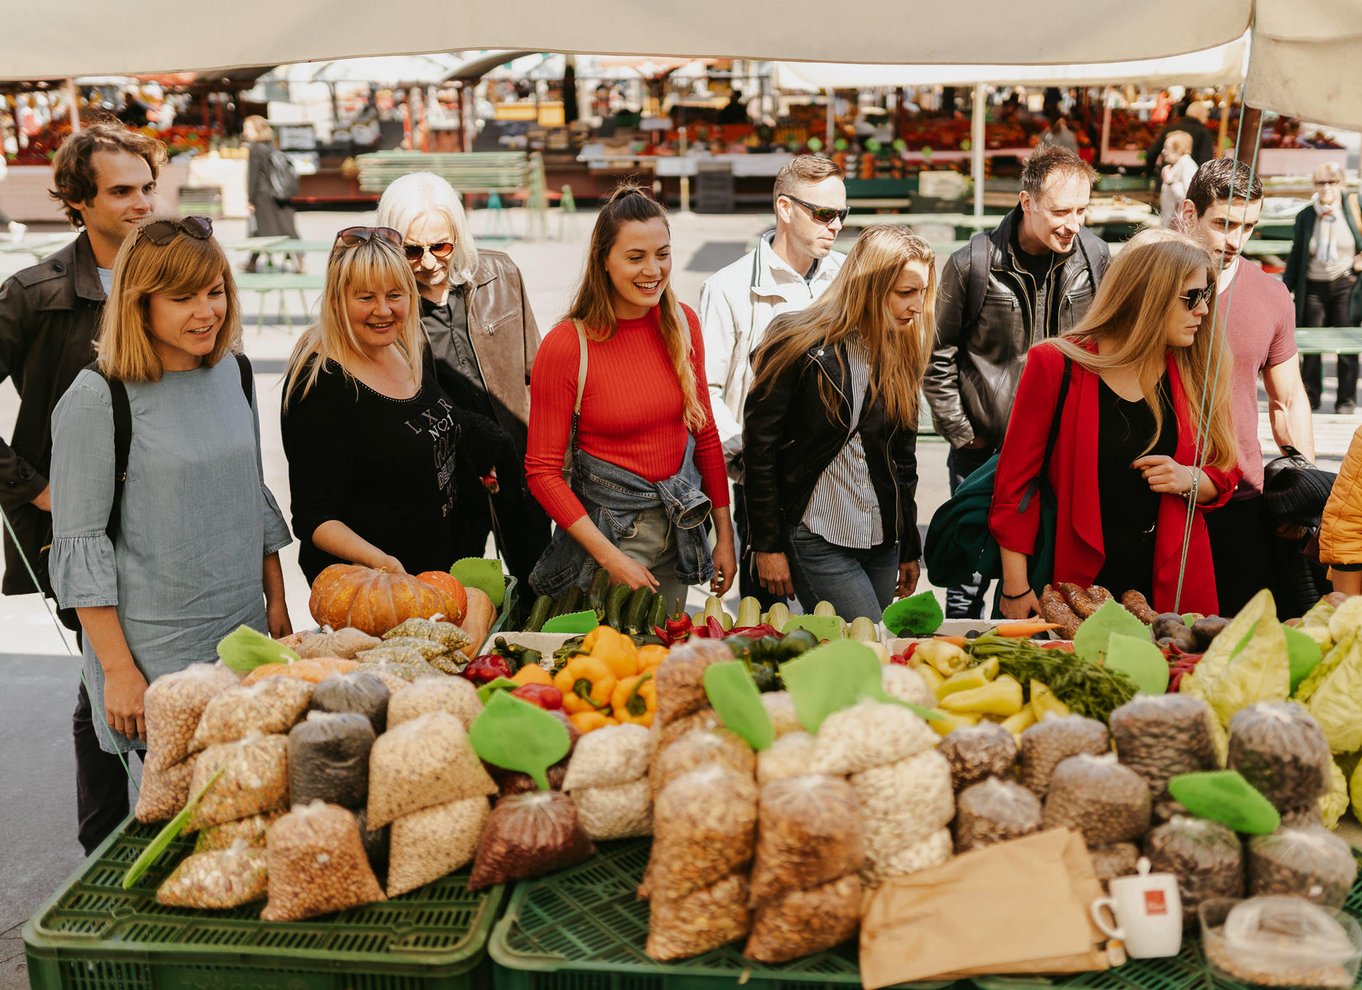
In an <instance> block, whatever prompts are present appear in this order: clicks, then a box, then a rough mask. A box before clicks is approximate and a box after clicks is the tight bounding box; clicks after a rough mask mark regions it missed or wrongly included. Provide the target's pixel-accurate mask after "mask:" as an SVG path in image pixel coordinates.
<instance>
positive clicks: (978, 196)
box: [969, 83, 988, 217]
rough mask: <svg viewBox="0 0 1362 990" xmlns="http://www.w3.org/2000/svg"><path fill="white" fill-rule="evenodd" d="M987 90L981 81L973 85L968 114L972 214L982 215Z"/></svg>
mask: <svg viewBox="0 0 1362 990" xmlns="http://www.w3.org/2000/svg"><path fill="white" fill-rule="evenodd" d="M987 96H988V91H987V90H986V89H985V88H984V84H983V83H979V84H978V85H977V86H975V87H974V110H973V112H972V113H971V114H970V146H969V154H970V166H969V170H970V177H971V178H972V179H973V180H974V215H975V216H976V217H981V216H983V215H984V114H985V104H986V102H987Z"/></svg>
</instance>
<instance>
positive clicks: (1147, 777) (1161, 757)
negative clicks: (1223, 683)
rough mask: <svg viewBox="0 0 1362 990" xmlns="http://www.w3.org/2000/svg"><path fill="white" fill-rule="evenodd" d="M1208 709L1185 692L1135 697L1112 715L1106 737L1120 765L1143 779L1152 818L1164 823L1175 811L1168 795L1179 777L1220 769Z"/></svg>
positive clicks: (1174, 804)
mask: <svg viewBox="0 0 1362 990" xmlns="http://www.w3.org/2000/svg"><path fill="white" fill-rule="evenodd" d="M1214 718H1215V715H1214V713H1213V712H1212V711H1211V708H1210V706H1209V705H1207V704H1206V702H1204V701H1202V700H1201V699H1200V698H1195V697H1193V696H1192V695H1190V694H1160V695H1146V694H1139V695H1136V696H1135V697H1134V698H1133V699H1131V700H1130V701H1128V702H1126V703H1125V704H1124V705H1122V706H1121V707H1120V708H1117V709H1116V710H1115V711H1113V712H1112V713H1111V718H1110V720H1109V721H1110V724H1111V736H1112V741H1113V742H1114V743H1115V744H1116V754H1117V756H1118V757H1119V758H1120V760H1121V762H1122V763H1124V764H1125V765H1126V766H1128V767H1130V769H1132V770H1134V771H1135V772H1136V773H1138V774H1139V775H1140V776H1141V777H1143V778H1144V781H1145V783H1146V784H1148V785H1149V793H1150V797H1151V800H1152V801H1153V813H1154V818H1155V819H1156V820H1158V821H1166V820H1167V819H1169V818H1170V817H1172V816H1173V815H1174V814H1177V813H1178V811H1179V810H1180V807H1181V806H1180V805H1179V804H1178V803H1177V801H1175V800H1174V799H1173V798H1172V797H1171V796H1170V795H1169V793H1168V781H1170V780H1172V779H1173V778H1174V777H1176V776H1178V775H1179V774H1184V773H1195V772H1197V771H1201V770H1214V769H1216V767H1218V766H1219V763H1220V761H1219V756H1218V755H1217V753H1216V747H1215V739H1214V737H1213V736H1212V734H1211V721H1212V720H1213V719H1214Z"/></svg>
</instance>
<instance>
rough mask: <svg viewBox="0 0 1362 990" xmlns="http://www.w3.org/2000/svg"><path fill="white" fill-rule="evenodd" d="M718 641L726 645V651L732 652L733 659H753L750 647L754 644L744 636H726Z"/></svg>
mask: <svg viewBox="0 0 1362 990" xmlns="http://www.w3.org/2000/svg"><path fill="white" fill-rule="evenodd" d="M720 642H722V643H723V644H724V646H727V647H728V652H729V653H732V654H733V659H734V660H746V661H749V662H750V661H751V660H752V659H753V657H752V647H753V646H754V645H756V644H754V643H753V642H752V640H750V639H748V638H747V637H746V636H726V637H724V638H723V639H722V640H720Z"/></svg>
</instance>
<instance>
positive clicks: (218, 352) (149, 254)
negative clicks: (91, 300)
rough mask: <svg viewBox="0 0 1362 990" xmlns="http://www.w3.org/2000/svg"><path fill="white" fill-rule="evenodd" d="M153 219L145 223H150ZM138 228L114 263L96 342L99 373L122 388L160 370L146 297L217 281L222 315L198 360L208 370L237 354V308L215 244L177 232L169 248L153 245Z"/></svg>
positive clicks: (224, 261) (232, 286) (195, 289)
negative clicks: (223, 305)
mask: <svg viewBox="0 0 1362 990" xmlns="http://www.w3.org/2000/svg"><path fill="white" fill-rule="evenodd" d="M158 219H160V220H164V219H171V220H172V222H174V221H173V218H166V217H160V218H153V219H152V220H149V221H148V223H155V222H156V221H157V220H158ZM145 226H146V224H143V225H142V226H141V227H138V229H137V230H135V231H133V232H132V234H131V235H130V236H129V237H128V238H127V239H126V240H124V241H123V246H122V247H121V248H119V250H118V256H117V257H116V258H115V259H114V266H113V286H112V288H111V289H110V291H109V298H108V301H107V302H106V303H105V304H104V314H103V316H102V317H101V319H100V322H99V336H98V338H97V340H96V342H95V350H96V352H97V354H98V363H99V370H100V371H101V372H102V373H103V374H104V375H105V376H106V377H109V378H117V379H118V380H120V381H124V382H157V381H160V380H161V375H162V374H163V373H164V371H165V368H164V366H163V365H162V363H161V358H160V355H158V354H157V353H156V348H155V346H154V345H153V344H152V339H151V298H150V297H151V296H153V295H182V294H190V293H196V292H199V291H201V290H202V289H205V288H207V287H209V286H211V285H213V284H214V283H215V282H216V281H217V280H218V279H219V278H221V279H222V284H223V289H224V291H225V293H226V298H227V313H226V315H225V316H224V318H223V321H222V327H221V329H219V330H218V336H217V340H215V341H214V342H213V349H212V350H211V351H209V352H208V354H207V355H206V356H205V357H204V359H203V364H204V366H205V367H210V368H211V367H212V366H213V365H215V364H217V363H218V362H219V361H220V360H222V356H223V355H224V354H226V353H227V352H228V351H234V350H239V349H240V344H241V306H240V304H239V302H238V300H237V294H236V281H235V280H234V279H233V278H232V266H231V264H229V263H228V261H227V255H226V254H224V253H223V251H222V247H221V246H220V245H219V244H218V242H217V240H216V239H214V238H212V237H208V238H205V239H203V240H200V239H199V238H197V237H191V236H190V235H189V234H186V233H184V232H183V231H177V232H176V234H175V238H174V240H172V241H171V242H170V243H169V244H165V245H158V244H154V243H153V242H152V241H151V240H150V238H147V237H144V236H142V229H143V227H145Z"/></svg>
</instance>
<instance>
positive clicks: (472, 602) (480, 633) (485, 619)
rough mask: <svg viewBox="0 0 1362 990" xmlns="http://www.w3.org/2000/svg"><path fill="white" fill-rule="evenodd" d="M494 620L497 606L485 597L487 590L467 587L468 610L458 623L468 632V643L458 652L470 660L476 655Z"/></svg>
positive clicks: (495, 619)
mask: <svg viewBox="0 0 1362 990" xmlns="http://www.w3.org/2000/svg"><path fill="white" fill-rule="evenodd" d="M496 621H497V607H496V606H495V605H493V604H492V599H490V598H488V597H487V592H485V591H483V590H482V589H481V588H469V589H468V611H467V614H465V615H464V617H463V622H462V623H460V625H461V626H462V627H463V631H464V632H466V633H468V645H467V646H466V647H464V648H463V650H461V651H460V652H462V653H463V654H464V655H465V656H466V657H468V659H470V660H472V659H473V658H474V657H475V656H477V655H478V652H479V651H480V650H481V649H482V644H483V642H484V641H485V640H486V639H487V634H488V633H489V632H490V631H491V629H492V625H493V624H494V623H495V622H496Z"/></svg>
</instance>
